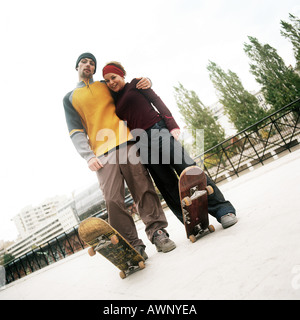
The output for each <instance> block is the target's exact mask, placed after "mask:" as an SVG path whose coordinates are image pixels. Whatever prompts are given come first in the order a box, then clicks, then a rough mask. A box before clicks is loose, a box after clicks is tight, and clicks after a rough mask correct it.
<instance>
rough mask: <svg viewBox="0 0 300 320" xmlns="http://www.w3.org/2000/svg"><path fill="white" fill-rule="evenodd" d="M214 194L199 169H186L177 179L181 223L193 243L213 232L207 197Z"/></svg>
mask: <svg viewBox="0 0 300 320" xmlns="http://www.w3.org/2000/svg"><path fill="white" fill-rule="evenodd" d="M213 192H214V190H213V188H212V187H211V186H207V179H206V176H205V174H204V172H203V170H201V169H200V168H199V167H197V166H191V167H188V168H186V169H185V170H184V171H183V172H182V173H181V175H180V178H179V193H180V201H181V208H182V214H183V221H184V225H185V229H186V234H187V238H189V239H190V241H191V242H193V243H194V242H195V241H196V240H197V239H198V238H200V237H203V236H204V235H206V234H208V233H210V232H214V231H215V228H214V226H213V225H209V218H208V200H207V196H208V195H209V194H212V193H213Z"/></svg>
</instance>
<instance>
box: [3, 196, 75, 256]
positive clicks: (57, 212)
mask: <svg viewBox="0 0 300 320" xmlns="http://www.w3.org/2000/svg"><path fill="white" fill-rule="evenodd" d="M60 199H63V198H60ZM58 200H59V198H55V199H51V200H50V202H49V200H48V201H45V202H43V205H41V206H38V207H35V208H34V207H27V208H25V209H23V210H22V211H21V213H20V214H19V215H18V216H16V217H15V219H14V220H15V221H17V223H18V224H19V228H20V226H21V229H19V228H18V230H21V231H22V232H23V236H22V237H21V238H19V239H18V240H17V241H16V242H15V243H14V244H12V245H10V246H9V247H7V248H6V250H5V251H6V253H7V254H11V255H12V256H13V257H14V258H18V257H20V256H21V255H23V254H25V253H26V252H28V251H30V250H32V249H34V248H35V247H37V246H39V245H41V244H43V243H45V242H47V241H49V240H51V239H53V238H54V237H56V236H59V235H60V234H62V233H63V232H65V231H68V230H69V229H71V228H72V227H73V226H76V225H78V223H79V218H78V215H77V212H76V209H75V202H74V200H69V201H63V202H62V203H61V204H60V205H59V201H58ZM46 203H48V204H46ZM41 208H44V209H45V212H41V211H40V210H41ZM38 219H39V222H37V220H38ZM28 226H29V227H30V231H29V228H27V231H26V232H24V229H25V228H26V227H28ZM33 226H34V228H33Z"/></svg>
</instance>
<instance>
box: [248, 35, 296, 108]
mask: <svg viewBox="0 0 300 320" xmlns="http://www.w3.org/2000/svg"><path fill="white" fill-rule="evenodd" d="M248 39H249V40H250V44H247V43H245V44H244V51H245V53H246V54H247V55H248V57H249V58H250V59H251V60H252V63H250V72H251V73H252V74H253V75H254V76H255V79H256V81H257V82H258V83H259V84H260V85H261V86H262V91H263V94H264V97H265V99H266V101H267V103H268V104H270V105H272V106H273V110H272V111H276V110H279V109H280V108H282V107H284V106H285V105H287V104H289V103H291V102H292V101H294V100H296V99H297V98H299V96H300V77H299V75H298V74H296V73H295V72H294V70H291V69H290V68H288V67H287V66H286V65H285V64H284V61H283V59H282V58H281V57H280V56H279V55H278V53H277V51H276V49H274V48H273V47H271V46H270V45H269V44H264V45H263V44H261V43H260V42H259V41H258V40H257V39H256V38H254V37H248Z"/></svg>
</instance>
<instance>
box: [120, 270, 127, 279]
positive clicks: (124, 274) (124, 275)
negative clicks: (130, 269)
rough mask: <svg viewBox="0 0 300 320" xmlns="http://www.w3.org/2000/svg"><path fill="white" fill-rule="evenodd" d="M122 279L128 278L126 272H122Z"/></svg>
mask: <svg viewBox="0 0 300 320" xmlns="http://www.w3.org/2000/svg"><path fill="white" fill-rule="evenodd" d="M120 277H121V279H125V278H126V273H125V272H124V271H121V272H120Z"/></svg>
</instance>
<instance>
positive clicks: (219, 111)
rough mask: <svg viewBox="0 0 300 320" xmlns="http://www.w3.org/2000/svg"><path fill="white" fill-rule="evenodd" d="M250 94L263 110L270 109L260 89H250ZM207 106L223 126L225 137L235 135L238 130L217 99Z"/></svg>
mask: <svg viewBox="0 0 300 320" xmlns="http://www.w3.org/2000/svg"><path fill="white" fill-rule="evenodd" d="M250 93H251V94H252V95H254V96H255V97H256V99H257V101H258V103H259V105H260V106H261V108H263V109H264V110H265V111H268V110H270V109H271V106H270V105H269V104H267V102H266V100H265V97H264V95H263V93H262V91H261V90H260V91H252V92H250ZM209 108H210V109H211V110H212V111H213V113H214V116H215V117H216V118H217V121H218V122H219V124H220V125H221V126H222V127H223V129H224V130H225V137H226V138H228V137H231V136H233V135H236V134H237V133H238V132H237V130H236V128H235V127H234V125H233V123H231V122H230V120H229V118H228V116H227V115H226V113H225V109H224V106H223V105H222V103H220V102H219V101H218V102H216V103H214V104H212V105H210V106H209Z"/></svg>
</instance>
